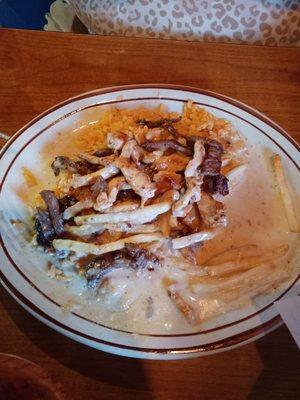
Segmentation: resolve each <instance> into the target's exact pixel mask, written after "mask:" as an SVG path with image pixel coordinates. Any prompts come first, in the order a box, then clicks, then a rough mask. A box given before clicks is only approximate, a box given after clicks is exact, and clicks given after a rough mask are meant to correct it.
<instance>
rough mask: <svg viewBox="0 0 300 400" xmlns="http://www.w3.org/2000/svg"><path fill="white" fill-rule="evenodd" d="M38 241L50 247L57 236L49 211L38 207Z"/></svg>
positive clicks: (36, 217)
mask: <svg viewBox="0 0 300 400" xmlns="http://www.w3.org/2000/svg"><path fill="white" fill-rule="evenodd" d="M35 230H36V241H37V243H38V244H39V245H41V246H44V247H48V246H50V244H51V241H52V239H54V237H55V230H54V228H53V225H52V221H51V218H50V215H49V212H48V211H46V210H42V209H40V208H39V207H37V212H36V215H35Z"/></svg>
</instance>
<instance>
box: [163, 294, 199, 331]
mask: <svg viewBox="0 0 300 400" xmlns="http://www.w3.org/2000/svg"><path fill="white" fill-rule="evenodd" d="M168 295H169V297H170V299H171V300H172V302H173V304H174V305H175V306H176V308H177V309H178V310H179V311H180V312H181V314H183V316H184V317H185V319H186V320H187V322H188V323H189V324H191V325H197V324H199V323H200V322H201V321H200V319H199V317H198V315H197V313H196V312H195V310H194V309H193V308H192V307H191V306H190V305H189V304H188V303H187V302H186V301H185V300H184V299H183V297H182V296H181V295H180V294H179V292H178V291H174V290H171V289H169V290H168Z"/></svg>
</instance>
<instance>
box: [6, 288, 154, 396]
mask: <svg viewBox="0 0 300 400" xmlns="http://www.w3.org/2000/svg"><path fill="white" fill-rule="evenodd" d="M0 292H1V296H0V299H1V304H2V307H3V308H4V309H5V310H6V312H7V313H8V314H9V316H10V318H11V319H12V320H13V322H14V324H15V325H16V326H17V328H18V329H19V330H20V331H21V332H22V333H23V334H24V335H25V336H26V337H27V338H28V340H29V341H30V342H32V343H33V344H34V345H35V346H37V347H38V348H39V349H40V350H41V351H42V352H43V353H45V354H46V355H47V356H49V357H50V358H53V359H55V360H56V361H57V362H59V363H60V364H62V365H64V366H66V367H67V368H70V369H72V370H74V371H76V372H78V373H80V374H81V375H84V376H86V377H88V378H91V379H93V380H97V381H99V382H103V383H106V384H108V385H111V386H116V385H117V386H119V387H122V388H124V389H128V390H143V391H145V393H144V394H143V396H144V397H143V398H144V399H146V400H148V399H151V398H152V396H150V394H149V395H148V394H147V392H148V391H150V389H149V385H148V382H147V377H146V373H145V370H144V367H143V363H144V362H143V361H141V360H139V359H133V358H126V357H119V356H115V355H110V354H108V353H104V352H102V351H99V350H96V349H93V348H91V347H88V346H85V345H83V344H80V343H78V342H75V341H73V340H71V339H69V338H67V337H66V336H63V335H61V334H59V333H58V332H56V331H54V330H52V329H49V328H48V327H47V326H46V325H44V324H43V323H42V322H40V321H38V320H37V319H35V318H34V317H32V316H31V315H30V314H28V313H25V312H24V309H23V308H22V307H21V306H20V305H17V304H16V303H15V301H14V300H13V299H12V298H11V297H9V296H7V294H6V292H5V291H4V289H2V288H1V289H0ZM4 350H6V351H11V352H12V351H13V349H11V348H10V349H6V348H5V349H4ZM18 355H20V356H22V355H23V356H25V353H24V354H18ZM32 360H33V361H35V362H37V363H39V360H37V359H34V355H32ZM48 369H49V368H48ZM49 372H50V373H55V371H51V370H49ZM70 389H71V388H70Z"/></svg>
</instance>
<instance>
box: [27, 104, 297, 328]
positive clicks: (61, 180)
mask: <svg viewBox="0 0 300 400" xmlns="http://www.w3.org/2000/svg"><path fill="white" fill-rule="evenodd" d="M145 114H146V115H150V116H151V115H152V118H151V119H150V118H149V119H147V118H145V117H144V116H145ZM157 115H158V116H159V117H157ZM137 116H139V117H137ZM155 116H156V118H154V117H155ZM124 118H125V120H126V123H124ZM102 121H104V122H103V124H102V129H101V128H99V132H97V135H98V138H99V140H95V135H94V138H93V140H90V141H89V140H88V139H87V138H83V140H86V141H87V145H86V151H84V152H80V153H78V154H76V157H73V158H70V157H68V156H65V155H59V154H58V155H57V156H56V157H55V159H54V160H53V162H52V164H51V168H52V170H53V173H54V175H55V177H56V186H55V188H52V190H48V189H45V190H42V191H41V192H40V196H41V199H42V201H39V204H38V205H37V207H36V209H35V239H34V243H35V244H36V245H37V246H39V247H40V248H42V249H43V251H45V252H47V253H49V254H51V255H53V256H54V257H55V259H56V263H55V267H52V272H53V271H54V275H55V276H57V277H58V278H62V277H64V278H66V276H67V272H66V271H68V270H70V268H72V269H73V271H76V274H78V275H79V276H81V277H82V279H84V280H85V281H86V284H87V290H89V291H92V292H93V293H94V294H95V296H99V297H100V298H101V299H102V300H103V304H104V306H105V305H107V304H110V306H111V304H112V301H110V300H112V299H116V298H117V303H118V307H117V306H116V302H113V304H114V307H111V309H112V310H113V311H126V310H127V309H128V308H130V307H131V306H132V305H133V304H134V303H135V302H137V301H140V298H142V299H143V302H142V303H141V304H144V305H145V318H148V319H151V318H152V317H153V313H154V312H156V311H155V310H156V309H159V306H158V307H157V308H156V307H155V301H156V296H155V293H156V292H157V291H158V292H160V294H158V296H157V298H160V295H161V293H163V294H164V295H165V296H166V298H167V299H168V300H167V301H169V302H170V303H171V304H172V307H174V309H175V310H177V311H176V312H179V314H180V315H181V314H182V316H183V317H184V318H185V319H186V321H188V323H190V324H195V325H197V324H199V323H201V322H202V321H203V320H204V319H206V318H209V317H211V316H214V315H216V314H219V313H223V312H226V311H228V310H230V309H234V308H237V307H239V306H240V305H242V304H244V300H245V298H246V297H247V298H251V297H253V296H256V295H258V294H260V293H263V292H265V291H268V290H270V289H271V288H273V287H275V286H276V284H277V283H278V282H281V281H282V280H284V279H286V278H287V277H288V276H289V274H288V272H287V270H286V269H283V268H282V269H280V268H277V267H276V263H274V262H275V261H276V260H278V259H280V258H281V257H283V256H285V255H286V253H287V251H288V246H286V245H282V246H279V247H277V248H275V249H272V250H271V251H267V252H264V253H262V252H261V251H260V250H259V249H258V247H257V246H256V245H254V244H251V243H250V244H248V243H246V244H245V245H243V246H239V247H236V248H233V249H229V250H228V251H225V252H221V254H217V255H216V254H215V255H213V257H211V258H210V259H209V260H207V262H206V263H205V265H203V264H201V265H200V264H199V262H198V255H199V253H201V249H202V246H203V245H204V243H205V242H206V241H212V240H217V239H218V235H219V233H220V232H221V231H222V230H224V229H225V228H226V226H227V224H228V216H227V213H226V209H225V206H224V203H223V199H224V198H225V196H227V195H229V196H230V192H231V190H232V188H233V187H234V183H235V182H236V181H238V180H239V179H242V176H243V172H244V171H245V169H246V163H247V149H246V145H245V141H244V140H243V138H242V137H241V136H240V135H239V134H238V133H237V132H236V131H235V130H234V129H233V127H232V126H231V125H230V123H229V122H227V121H225V120H222V119H219V118H217V117H215V116H214V115H212V114H211V113H209V112H207V111H206V110H204V109H202V108H199V107H196V106H195V105H193V104H192V103H191V102H187V103H186V105H185V107H184V109H183V113H182V115H177V114H175V113H168V112H166V111H165V110H163V109H159V111H157V110H156V111H151V110H146V111H145V110H144V111H143V110H141V111H139V110H134V111H132V110H129V111H128V110H118V109H112V110H109V111H108V112H107V113H106V115H105V116H104V117H103V118H102ZM120 121H121V122H122V123H120ZM118 123H119V125H118ZM125 128H126V129H125ZM99 143H100V144H101V145H100V146H99ZM66 279H67V278H66ZM130 285H131V286H130ZM139 286H140V288H139ZM154 288H155V290H154ZM107 299H109V301H107ZM114 301H115V300H114Z"/></svg>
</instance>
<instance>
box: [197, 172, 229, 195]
mask: <svg viewBox="0 0 300 400" xmlns="http://www.w3.org/2000/svg"><path fill="white" fill-rule="evenodd" d="M202 189H203V190H204V191H206V192H207V193H210V194H216V193H219V194H221V195H222V196H226V195H227V194H228V193H229V188H228V179H227V178H226V176H224V175H222V174H219V175H214V176H212V175H208V176H204V179H203V184H202Z"/></svg>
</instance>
